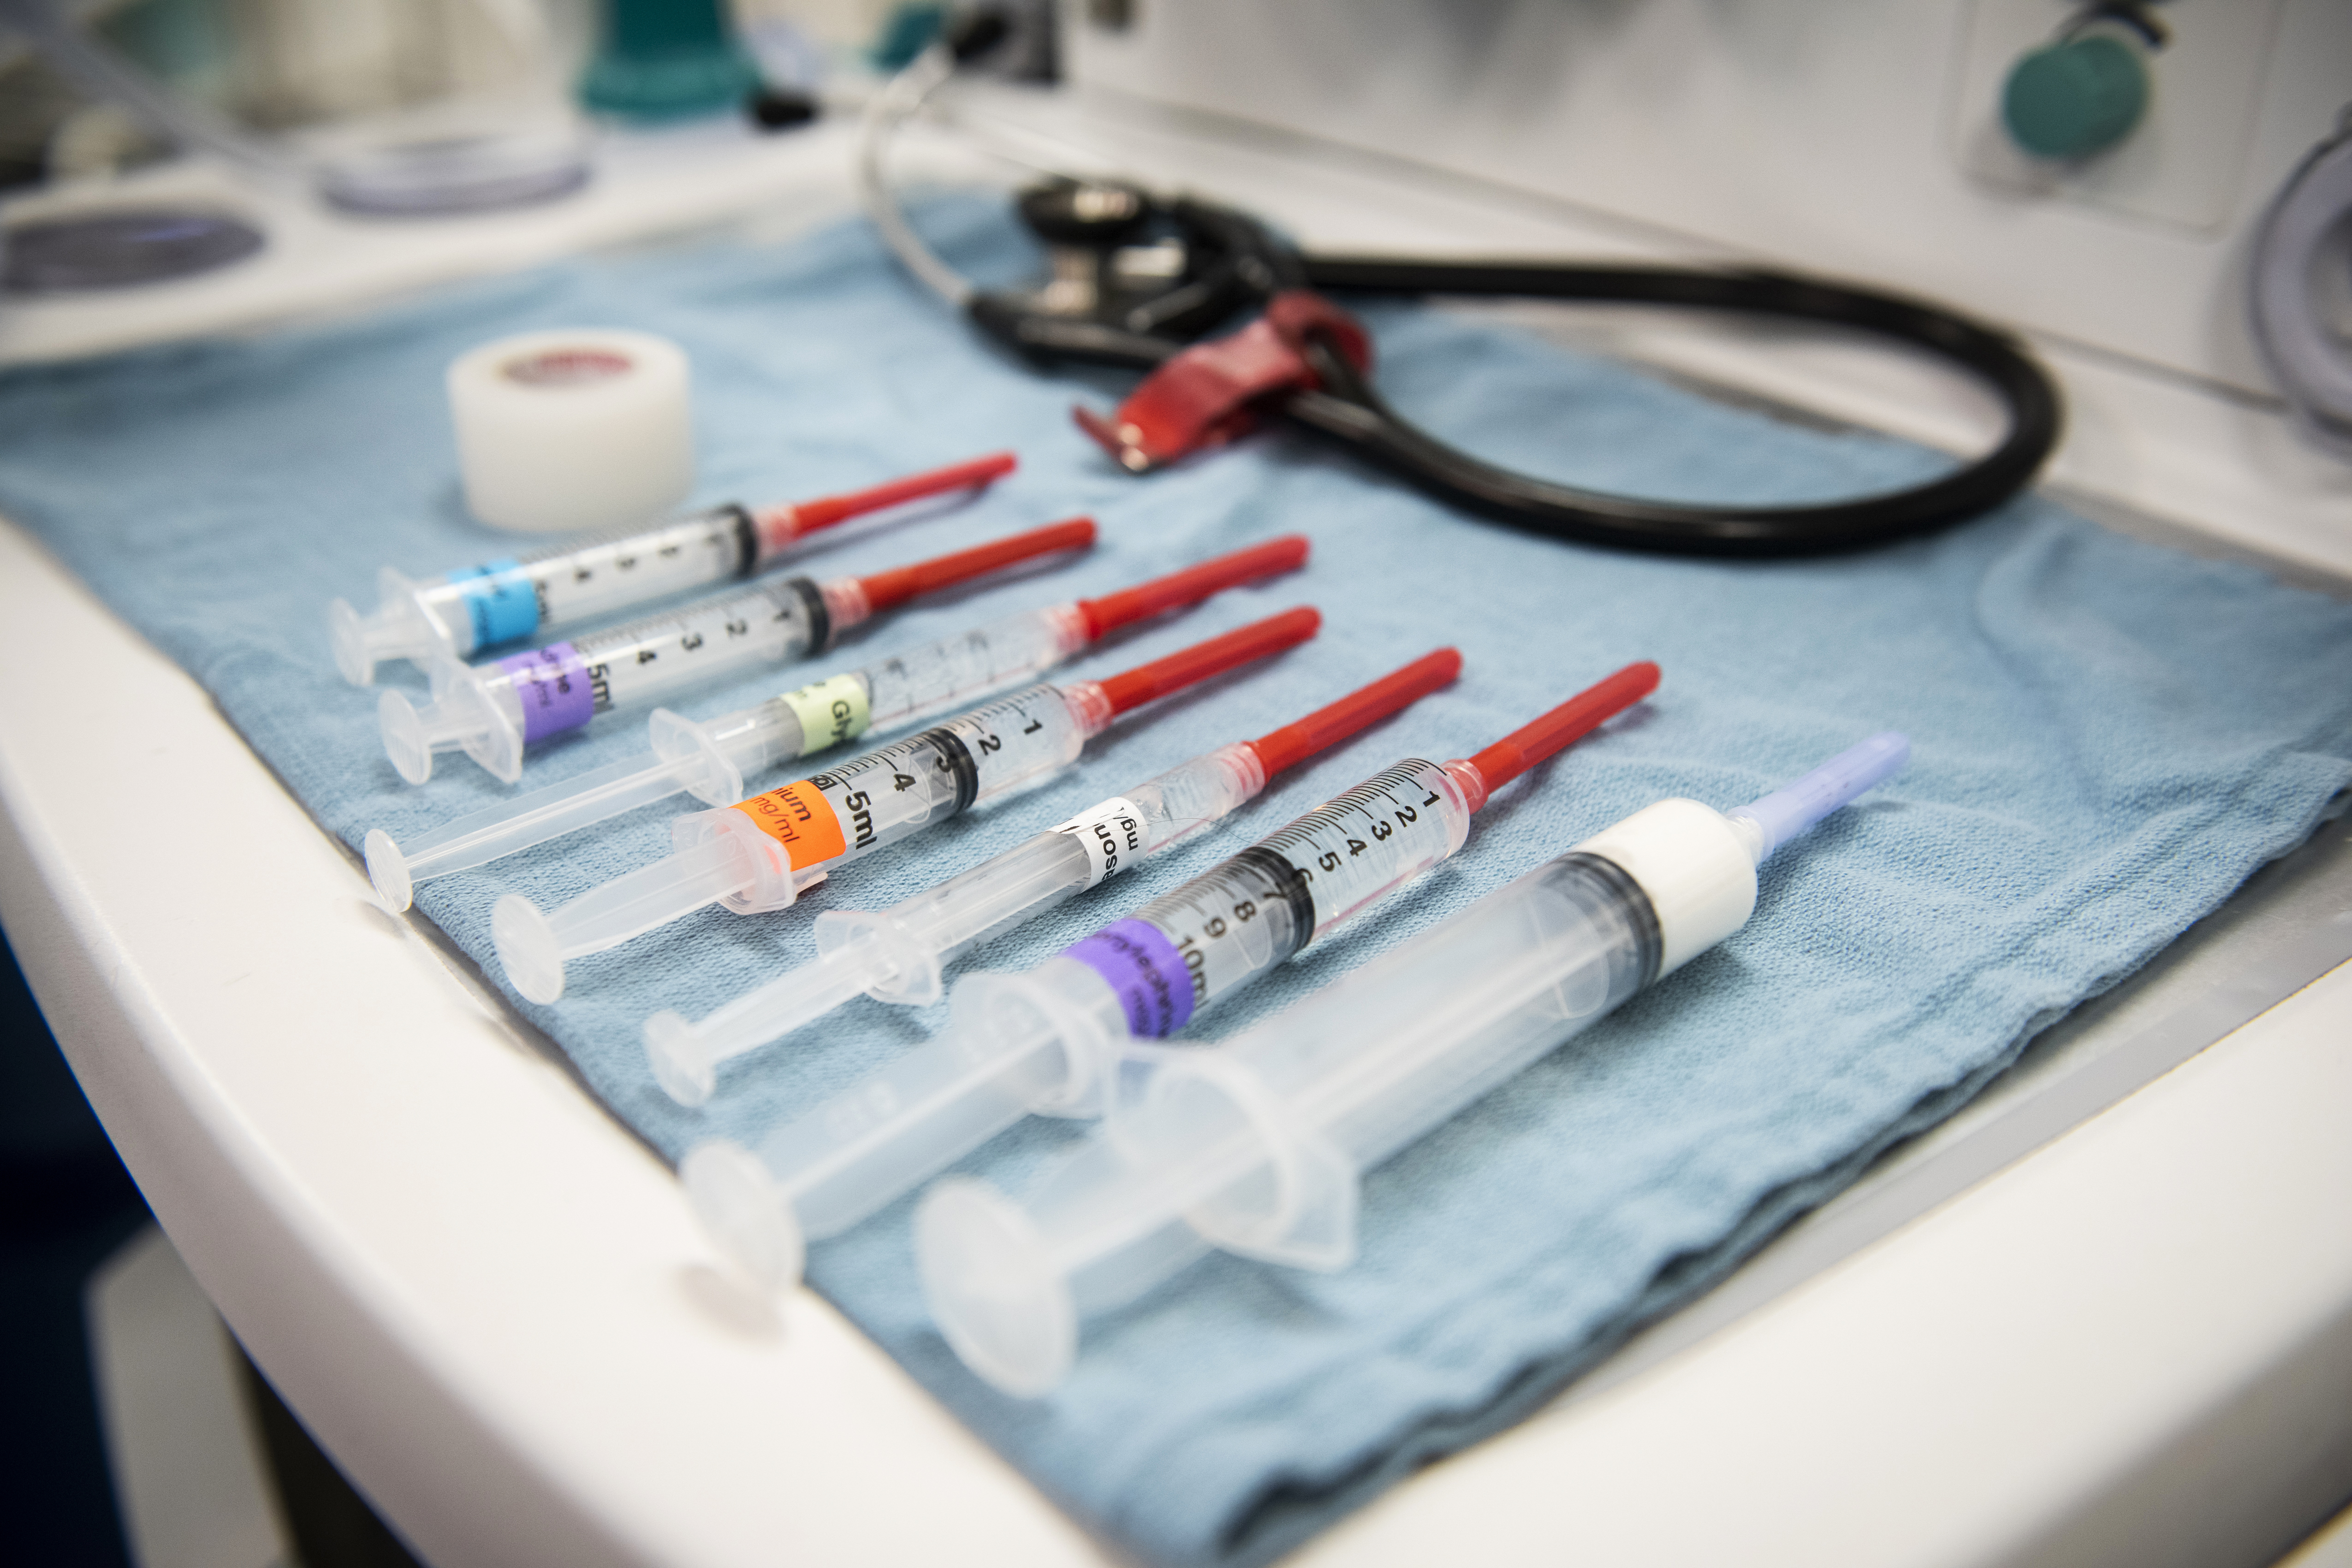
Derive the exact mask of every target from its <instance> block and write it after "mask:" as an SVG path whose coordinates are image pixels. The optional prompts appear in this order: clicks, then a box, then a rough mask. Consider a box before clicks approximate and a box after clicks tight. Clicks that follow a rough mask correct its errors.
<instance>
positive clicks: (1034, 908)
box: [645, 647, 1462, 1105]
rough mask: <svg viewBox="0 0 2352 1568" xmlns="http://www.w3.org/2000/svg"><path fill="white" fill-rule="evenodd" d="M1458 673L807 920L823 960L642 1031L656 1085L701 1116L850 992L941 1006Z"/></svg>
mask: <svg viewBox="0 0 2352 1568" xmlns="http://www.w3.org/2000/svg"><path fill="white" fill-rule="evenodd" d="M1461 668H1462V656H1461V655H1460V654H1459V653H1456V652H1455V651H1454V649H1452V648H1450V647H1449V648H1440V649H1438V650H1437V651H1436V652H1435V653H1431V654H1425V655H1423V657H1422V658H1417V659H1415V660H1413V661H1412V663H1411V664H1408V665H1406V666H1405V667H1404V668H1402V669H1399V670H1396V671H1394V672H1393V673H1391V674H1390V675H1387V676H1383V677H1382V678H1381V679H1379V680H1376V681H1373V682H1372V683H1371V684H1370V685H1369V686H1366V687H1364V688H1362V689H1360V690H1356V691H1352V692H1349V694H1348V695H1347V696H1345V697H1342V698H1341V699H1339V701H1337V702H1333V703H1331V704H1329V705H1328V706H1326V707H1323V708H1318V709H1317V710H1315V711H1314V712H1312V713H1309V714H1307V716H1306V717H1305V718H1303V719H1301V720H1299V721H1297V723H1295V724H1290V725H1286V726H1285V727H1284V728H1282V729H1279V730H1276V731H1274V732H1273V733H1272V734H1269V735H1262V736H1260V737H1259V738H1258V739H1256V740H1255V741H1241V742H1235V743H1234V744H1233V745H1230V746H1221V747H1219V748H1218V749H1217V750H1215V751H1213V752H1206V753H1204V754H1202V755H1201V756H1197V757H1194V758H1193V759H1192V761H1191V762H1189V763H1184V764H1182V765H1181V766H1180V767H1174V768H1171V769H1169V770H1168V771H1167V772H1166V773H1161V774H1160V775H1159V776H1158V777H1156V778H1150V779H1146V780H1145V781H1144V782H1143V783H1141V784H1136V785H1134V786H1132V787H1131V788H1129V789H1127V790H1124V791H1122V792H1120V793H1119V794H1118V795H1113V796H1112V797H1111V798H1110V799H1108V800H1106V801H1104V802H1102V803H1101V804H1100V805H1093V806H1089V807H1088V808H1087V809H1086V810H1085V811H1082V812H1079V813H1078V814H1077V815H1076V816H1073V817H1071V818H1070V819H1069V820H1068V821H1067V822H1064V823H1059V824H1056V825H1055V826H1052V827H1049V828H1047V829H1046V830H1045V832H1043V833H1040V834H1039V835H1037V837H1034V838H1032V839H1029V840H1027V841H1026V842H1025V843H1021V844H1016V845H1014V846H1013V847H1012V848H1010V849H1008V850H1006V851H1005V852H1004V853H1003V854H1002V855H999V856H997V857H996V858H994V859H992V860H987V861H983V862H982V864H980V865H978V866H974V867H972V868H971V869H970V870H967V871H963V872H961V873H959V874H957V875H956V876H953V877H950V878H949V879H947V880H946V881H944V882H941V883H940V885H939V886H937V887H935V888H931V889H926V890H925V891H923V892H920V893H917V894H916V895H914V896H913V897H912V898H909V899H907V900H902V901H901V902H899V903H898V904H895V905H893V906H892V907H891V908H889V909H887V910H826V911H825V912H824V913H823V914H821V915H819V916H817V918H816V940H817V950H818V952H819V954H820V956H819V957H818V959H817V960H816V961H815V962H814V963H808V964H803V965H802V966H801V967H800V968H798V969H795V970H793V972H792V973H789V974H784V975H781V976H779V977H777V978H776V979H774V980H772V981H770V982H769V983H768V984H765V985H762V986H761V987H759V988H758V989H757V990H754V991H750V992H747V993H745V994H743V995H741V996H739V997H737V998H736V999H735V1000H734V1001H732V1002H730V1003H728V1004H727V1005H725V1006H723V1007H720V1008H719V1009H718V1010H716V1011H715V1012H713V1013H711V1014H710V1016H708V1017H706V1018H704V1019H703V1020H702V1021H701V1022H700V1023H698V1024H689V1023H688V1022H687V1021H686V1019H684V1018H683V1017H681V1016H678V1015H677V1014H676V1013H657V1014H656V1015H655V1016H652V1017H650V1018H648V1019H646V1030H645V1033H646V1058H647V1059H648V1060H650V1062H651V1063H652V1065H653V1069H654V1077H655V1078H656V1079H658V1080H660V1083H661V1086H662V1087H663V1088H664V1089H667V1090H668V1091H669V1093H670V1096H671V1097H672V1098H673V1099H675V1100H677V1101H678V1102H679V1103H680V1104H682V1105H700V1104H702V1103H703V1102H704V1101H706V1100H709V1098H710V1094H711V1090H712V1089H714V1088H715V1087H716V1078H715V1074H716V1070H717V1068H718V1067H719V1063H721V1062H723V1061H727V1060H729V1059H730V1058H734V1057H739V1056H740V1055H742V1054H743V1053H744V1052H746V1051H750V1050H753V1049H756V1048H758V1047H761V1046H763V1045H766V1044H767V1043H768V1042H769V1041H771V1040H774V1039H779V1038H781V1037H783V1036H785V1035H787V1034H790V1033H791V1032H792V1031H793V1030H794V1029H797V1028H799V1027H801V1026H803V1025H804V1024H809V1023H813V1022H814V1021H815V1020H816V1019H818V1018H821V1017H823V1016H825V1015H826V1014H827V1013H830V1012H832V1011H833V1010H834V1009H835V1007H838V1006H840V1005H843V1004H844V1003H845V1002H847V1001H849V1000H850V999H851V998H852V997H854V996H856V995H857V994H859V993H860V992H864V993H866V994H868V995H871V996H873V997H875V998H876V999H877V1000H879V1001H883V1002H898V1003H907V1004H912V1005H923V1004H926V1003H930V1002H936V1001H938V1000H939V999H940V978H941V973H942V971H943V970H944V969H945V968H946V966H947V965H948V964H949V963H951V962H953V961H954V960H955V959H957V958H959V957H961V956H962V955H963V954H964V953H967V952H971V950H972V949H973V948H975V947H978V946H979V945H980V944H981V943H982V942H991V941H993V940H994V939H995V938H997V937H999V936H1002V935H1003V934H1004V933H1005V932H1006V931H1011V930H1012V929H1013V927H1015V926H1017V925H1019V924H1021V923H1022V922H1023V921H1026V920H1029V919H1030V918H1032V917H1033V916H1035V915H1040V914H1043V913H1045V911H1046V910H1050V909H1053V908H1054V907H1055V906H1056V905H1058V904H1060V903H1061V902H1062V901H1063V900H1066V899H1068V898H1070V897H1071V896H1072V895H1074V894H1076V893H1081V892H1084V891H1086V890H1087V889H1090V888H1095V887H1097V886H1099V885H1101V884H1102V883H1103V882H1104V881H1105V880H1107V879H1109V878H1111V877H1114V876H1116V875H1118V873H1119V872H1121V871H1124V870H1127V869H1129V868H1131V867H1133V866H1135V865H1136V864H1137V863H1139V861H1141V860H1142V859H1143V858H1145V857H1146V856H1149V855H1154V854H1157V853H1158V852H1160V850H1162V849H1165V848H1167V847H1169V846H1170V845H1171V844H1178V843H1181V842H1182V841H1183V840H1185V839H1187V838H1190V837H1192V836H1193V835H1194V834H1196V833H1199V832H1201V831H1202V830H1203V829H1204V828H1208V827H1211V826H1214V825H1215V824H1217V823H1218V822H1221V821H1223V819H1224V817H1225V816H1227V815H1228V814H1229V813H1232V812H1234V811H1237V810H1239V809H1240V808H1241V807H1242V806H1243V805H1246V804H1247V803H1248V802H1250V801H1252V800H1255V798H1257V795H1259V793H1260V792H1261V791H1263V790H1264V789H1265V785H1266V781H1267V780H1269V779H1271V778H1272V777H1274V775H1275V774H1276V773H1281V772H1282V771H1283V770H1284V769H1286V768H1291V767H1296V766H1297V764H1298V763H1302V762H1305V761H1306V760H1307V758H1309V757H1311V756H1314V755H1315V754H1316V753H1317V752H1321V751H1324V750H1326V749H1327V748H1328V747H1331V746H1335V745H1337V744H1339V742H1341V741H1344V740H1346V739H1348V737H1349V736H1350V735H1353V734H1355V733H1356V732H1357V731H1360V730H1361V729H1363V728H1365V727H1366V726H1367V725H1370V724H1375V723H1378V722H1379V721H1381V720H1382V719H1385V718H1388V717H1390V716H1391V715H1392V714H1394V713H1397V712H1400V711H1402V710H1404V709H1405V708H1407V707H1409V706H1411V705H1412V703H1414V702H1417V701H1419V700H1421V699H1422V698H1423V697H1426V696H1428V695H1429V694H1430V693H1431V692H1433V691H1435V690H1436V689H1438V688H1440V687H1442V686H1444V685H1445V684H1446V683H1447V682H1449V681H1451V680H1452V679H1454V676H1455V675H1457V674H1459V673H1460V671H1461Z"/></svg>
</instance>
